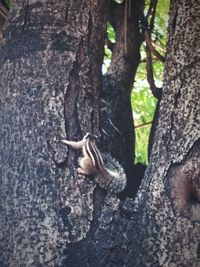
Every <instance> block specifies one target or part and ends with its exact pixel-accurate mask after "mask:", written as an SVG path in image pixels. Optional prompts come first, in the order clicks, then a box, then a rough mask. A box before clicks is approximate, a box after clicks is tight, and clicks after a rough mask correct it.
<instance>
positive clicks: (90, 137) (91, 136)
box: [84, 133, 97, 140]
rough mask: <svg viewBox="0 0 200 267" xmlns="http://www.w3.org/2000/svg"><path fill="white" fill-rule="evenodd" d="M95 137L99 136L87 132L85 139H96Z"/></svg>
mask: <svg viewBox="0 0 200 267" xmlns="http://www.w3.org/2000/svg"><path fill="white" fill-rule="evenodd" d="M95 138H97V136H96V135H94V134H91V133H86V134H85V136H84V139H90V140H94V139H95Z"/></svg>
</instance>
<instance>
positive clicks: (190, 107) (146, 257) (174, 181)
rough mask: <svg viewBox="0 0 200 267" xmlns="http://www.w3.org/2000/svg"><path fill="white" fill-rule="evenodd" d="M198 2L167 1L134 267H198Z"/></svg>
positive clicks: (199, 142) (199, 151)
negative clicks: (158, 89)
mask: <svg viewBox="0 0 200 267" xmlns="http://www.w3.org/2000/svg"><path fill="white" fill-rule="evenodd" d="M199 16H200V9H199V1H198V0H192V1H172V4H171V9H170V20H169V28H168V36H169V37H168V46H167V59H166V67H165V75H164V86H163V93H162V100H161V103H160V109H159V121H158V126H157V131H156V134H155V137H154V141H155V142H154V145H153V151H152V154H151V162H150V166H149V167H148V170H147V172H146V174H145V179H144V180H143V184H142V186H141V189H140V193H139V194H138V199H137V201H138V202H139V203H140V205H139V213H140V216H139V217H138V220H139V222H140V226H141V227H140V240H141V242H138V244H139V248H138V250H140V251H141V255H140V256H139V255H138V257H137V259H136V263H135V265H134V266H138V267H141V266H155V267H156V266H162V267H165V266H166V267H171V266H185V267H188V266H192V267H198V266H200V171H199V170H200V160H199V159H200V105H199V101H200V90H199V82H198V81H199V79H200V61H199V44H200V37H199V29H200V21H199Z"/></svg>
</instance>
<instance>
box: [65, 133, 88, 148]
mask: <svg viewBox="0 0 200 267" xmlns="http://www.w3.org/2000/svg"><path fill="white" fill-rule="evenodd" d="M88 135H89V134H88V133H87V134H86V135H84V137H83V139H82V140H80V141H69V140H66V139H62V140H61V142H62V143H63V144H65V145H68V146H71V147H72V148H73V149H82V148H83V146H84V145H85V143H86V141H87V138H88Z"/></svg>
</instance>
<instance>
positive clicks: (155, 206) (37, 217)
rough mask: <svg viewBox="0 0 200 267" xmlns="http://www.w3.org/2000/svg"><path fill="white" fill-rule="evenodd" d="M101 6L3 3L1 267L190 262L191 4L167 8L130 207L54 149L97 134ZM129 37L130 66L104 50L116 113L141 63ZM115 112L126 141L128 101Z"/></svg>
mask: <svg viewBox="0 0 200 267" xmlns="http://www.w3.org/2000/svg"><path fill="white" fill-rule="evenodd" d="M139 2H141V1H136V2H135V1H131V3H135V5H136V3H139ZM108 4H109V1H104V0H96V1H83V0H77V1H67V2H66V1H63V0H61V1H56V3H55V2H49V1H35V0H29V1H21V0H16V1H15V3H14V6H13V7H12V11H11V13H10V18H9V21H8V26H7V30H6V34H5V37H6V38H5V40H4V42H3V43H2V45H1V58H0V88H1V90H0V123H1V128H0V136H1V138H0V162H1V164H0V183H1V186H0V213H1V214H0V228H1V231H0V252H1V253H0V266H3V267H4V266H69V267H76V266H77V267H78V266H100V267H101V266H110V267H111V266H116V267H118V266H120V267H121V266H130V267H133V266H134V267H143V266H153V267H157V266H162V267H165V266H166V267H173V266H185V267H186V266H187V267H188V266H191V267H198V266H199V261H200V259H199V258H200V243H199V240H200V226H199V225H200V224H199V223H200V215H199V214H200V192H199V191H200V188H199V169H200V168H199V167H200V166H199V165H200V163H199V156H200V155H199V153H200V142H199V137H200V136H199V133H200V129H199V125H200V124H199V115H200V114H199V99H200V96H199V90H198V89H199V88H198V77H199V69H200V68H199V61H198V54H197V53H198V51H199V34H198V33H199V26H200V25H199V24H200V22H199V15H200V14H199V9H198V0H191V1H181V2H180V1H179V2H178V1H172V6H171V12H170V14H171V15H170V25H169V42H168V55H167V61H166V70H165V80H164V87H163V96H162V100H161V103H160V109H159V122H158V127H157V130H156V134H155V137H154V140H155V143H154V146H153V150H152V154H151V163H150V166H149V167H148V170H147V172H146V176H145V179H144V181H143V184H142V186H141V188H140V192H139V193H138V195H137V198H136V200H135V201H133V200H131V199H128V198H127V199H126V200H125V201H124V202H120V201H119V199H118V198H117V197H116V196H111V195H109V194H107V192H105V191H103V190H102V189H100V188H99V187H98V186H96V184H95V183H94V182H93V181H92V180H90V179H86V178H85V179H84V178H82V179H80V178H78V175H77V172H76V166H77V153H75V152H73V151H72V150H70V149H66V148H65V147H64V146H63V145H62V144H61V143H60V142H59V141H60V139H61V138H63V137H65V136H66V137H67V138H68V139H70V140H71V139H80V138H81V137H82V136H83V134H84V133H85V132H93V133H95V134H96V135H98V136H100V132H101V128H100V127H99V122H100V119H99V118H100V117H99V113H100V112H99V110H100V108H102V106H101V104H100V95H101V86H102V77H101V65H102V59H103V46H104V37H105V31H106V17H107V15H108V16H111V15H110V14H111V13H110V6H109V5H108ZM116 5H117V4H116ZM115 8H116V9H115ZM118 8H121V9H122V10H124V9H125V6H124V4H122V5H120V6H116V7H113V12H114V14H116V13H115V12H122V11H121V10H120V9H119V11H116V10H117V9H118ZM133 8H134V7H133ZM140 8H142V6H141V7H140ZM135 10H136V9H135ZM131 12H133V11H131ZM134 12H136V11H134ZM138 12H140V11H138ZM136 13H137V12H136ZM134 14H135V13H134ZM134 16H136V14H135V15H134ZM112 18H113V17H112ZM120 18H121V17H120V15H119V21H122V20H121V19H120ZM113 19H115V20H116V19H117V18H115V17H114V18H113ZM136 21H137V23H139V20H138V17H137V19H136ZM112 23H113V25H114V27H115V28H116V31H117V29H118V30H119V33H118V34H119V35H118V37H119V36H121V35H120V33H121V34H122V30H121V29H120V25H116V23H117V22H116V21H113V22H112ZM130 23H132V20H130ZM133 25H136V24H134V23H133ZM137 26H138V24H137ZM135 27H136V26H135ZM136 33H139V28H137V27H136V28H135V32H134V34H136ZM129 34H130V33H129ZM136 36H138V35H137V34H136ZM130 38H133V37H130ZM120 39H121V40H123V42H124V38H123V37H121V38H120ZM131 40H132V39H131ZM133 40H134V38H133ZM133 40H132V41H133ZM134 41H135V42H136V43H135V44H134V45H135V47H136V50H134V51H135V52H132V53H133V54H132V56H134V55H135V56H136V57H135V58H134V62H131V63H130V62H129V61H127V58H126V57H125V59H124V57H123V56H122V51H125V55H126V53H129V52H130V50H129V45H130V44H128V46H127V47H125V48H123V47H121V46H120V44H119V47H118V44H116V47H115V49H116V50H115V51H114V52H113V63H112V64H113V65H111V67H110V70H109V71H108V74H107V79H106V82H105V87H104V88H105V90H106V88H110V89H109V90H110V93H111V95H112V96H115V94H116V97H115V98H114V99H115V101H116V102H113V105H114V109H113V110H114V111H116V110H117V105H115V104H116V103H119V102H118V101H119V98H118V94H119V92H120V90H122V91H123V94H122V93H121V94H120V96H123V99H122V103H123V105H124V104H125V103H126V104H127V103H128V101H129V100H128V96H129V94H130V86H131V83H132V78H131V77H130V73H131V72H133V73H134V72H135V69H136V66H137V64H138V57H139V50H138V49H139V43H140V41H139V40H137V41H136V40H134ZM131 44H132V42H131ZM130 47H132V46H131V45H130ZM118 49H119V50H118ZM123 49H125V50H123ZM132 49H133V47H132ZM117 55H119V58H118V57H117ZM132 56H131V58H132ZM117 62H118V63H120V66H119V67H118V68H116V69H115V68H114V66H116V65H117V64H118V63H117ZM121 64H122V65H121ZM117 70H118V71H119V73H118V72H117ZM121 75H122V76H121ZM121 77H123V79H122V78H121ZM114 78H116V79H117V78H118V79H117V80H116V81H115V80H114ZM109 79H110V81H109ZM121 88H122V89H121ZM102 94H103V96H104V97H105V98H106V102H108V99H109V94H108V92H105V91H103V92H102ZM120 108H122V109H121V110H122V111H123V116H122V118H121V119H120V117H119V124H117V123H118V120H117V119H116V117H115V115H113V111H112V110H111V108H110V107H108V113H109V110H111V111H110V113H109V114H111V121H112V123H111V124H113V125H114V126H115V127H116V128H117V129H118V130H119V132H120V135H121V134H122V133H123V134H124V135H125V138H124V139H125V140H129V141H130V140H131V138H130V136H131V134H130V130H129V129H127V130H124V129H123V126H124V127H125V125H126V123H125V120H126V119H127V117H126V114H128V115H127V116H128V119H127V120H129V121H130V106H127V108H125V107H124V110H123V107H120ZM117 114H118V113H117ZM116 116H117V115H116ZM103 118H104V114H103ZM123 119H124V124H123V123H122V122H123ZM101 125H102V126H103V128H104V129H105V131H108V133H109V134H110V135H111V137H112V138H115V137H116V140H118V141H115V140H114V141H113V142H111V144H110V145H109V146H108V150H109V151H110V152H112V154H113V155H115V156H116V157H118V159H119V160H120V159H121V161H122V163H123V159H122V158H123V156H122V155H123V153H125V152H124V151H125V150H122V152H121V150H120V149H119V147H118V144H119V143H120V145H122V144H126V145H127V143H128V142H129V141H128V142H127V141H121V140H120V138H119V136H117V134H115V133H114V131H116V130H113V126H112V125H111V127H110V126H109V125H108V124H106V123H105V119H104V121H103V122H101ZM129 126H130V125H129ZM127 127H128V126H127ZM111 128H112V129H111ZM112 134H113V135H112ZM107 138H108V137H105V136H104V137H103V140H104V142H105V143H104V144H108V141H107ZM106 142H107V143H106ZM130 144H133V142H132V141H130ZM129 149H130V148H129ZM117 151H118V153H117ZM128 151H130V150H128ZM118 154H119V155H118ZM124 155H125V154H124ZM127 155H128V154H126V156H127ZM132 158H133V156H132ZM123 165H124V166H125V165H126V163H125V162H124V163H123ZM125 167H126V166H125Z"/></svg>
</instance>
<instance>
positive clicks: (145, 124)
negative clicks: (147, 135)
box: [134, 121, 153, 129]
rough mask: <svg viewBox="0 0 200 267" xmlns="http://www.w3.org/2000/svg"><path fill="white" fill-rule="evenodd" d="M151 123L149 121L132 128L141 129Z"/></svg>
mask: <svg viewBox="0 0 200 267" xmlns="http://www.w3.org/2000/svg"><path fill="white" fill-rule="evenodd" d="M152 122H153V121H149V122H145V123H143V124H139V125H136V126H135V127H134V128H135V129H137V128H143V127H146V126H148V125H149V124H152Z"/></svg>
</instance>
